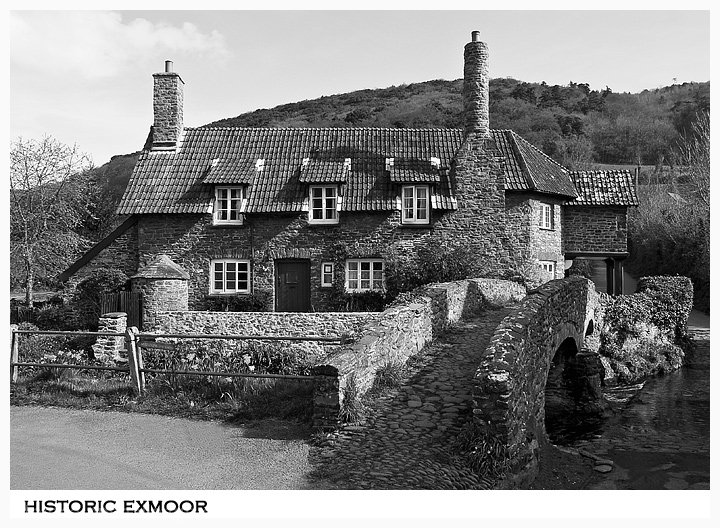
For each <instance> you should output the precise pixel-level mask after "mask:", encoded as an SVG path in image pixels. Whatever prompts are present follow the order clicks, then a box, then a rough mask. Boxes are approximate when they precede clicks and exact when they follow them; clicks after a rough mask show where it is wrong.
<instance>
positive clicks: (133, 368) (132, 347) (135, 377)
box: [125, 326, 145, 396]
mask: <svg viewBox="0 0 720 528" xmlns="http://www.w3.org/2000/svg"><path fill="white" fill-rule="evenodd" d="M125 347H126V350H127V356H128V368H129V370H130V378H131V379H132V382H133V387H134V388H135V389H136V390H137V393H138V396H141V395H142V393H143V390H144V389H145V387H144V385H145V384H144V383H142V382H141V380H140V374H141V373H140V370H139V369H140V367H139V366H138V343H137V328H136V327H134V326H131V327H129V328H126V329H125ZM143 381H144V379H143Z"/></svg>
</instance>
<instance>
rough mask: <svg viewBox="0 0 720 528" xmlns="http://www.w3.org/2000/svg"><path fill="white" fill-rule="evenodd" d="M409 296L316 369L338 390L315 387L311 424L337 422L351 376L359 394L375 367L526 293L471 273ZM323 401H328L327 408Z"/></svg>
mask: <svg viewBox="0 0 720 528" xmlns="http://www.w3.org/2000/svg"><path fill="white" fill-rule="evenodd" d="M414 294H415V295H414V296H413V297H412V298H411V299H410V300H409V301H407V302H404V303H402V304H399V305H397V306H391V307H390V308H388V309H387V310H385V311H384V312H382V314H381V316H380V317H379V318H378V319H376V320H370V321H369V322H368V323H367V324H366V325H364V327H363V328H362V329H361V331H360V335H361V337H360V339H359V340H356V341H354V342H352V343H348V344H347V345H345V346H343V347H341V348H340V350H339V351H337V352H335V353H334V354H331V355H330V356H329V357H327V358H326V359H325V360H324V361H323V363H322V364H321V365H318V367H317V368H316V369H315V372H314V374H323V375H326V376H336V377H337V379H338V383H337V387H336V388H335V389H334V390H338V391H339V393H338V394H320V393H316V400H317V399H318V398H319V399H320V400H321V401H316V406H315V419H314V425H315V426H318V427H325V426H329V427H332V426H334V425H336V424H337V420H338V412H339V410H340V406H341V405H342V400H343V393H344V390H345V389H346V388H347V387H348V384H349V383H350V382H351V381H350V380H352V383H353V384H354V385H355V387H356V390H357V395H358V397H361V396H362V395H363V394H365V393H366V392H367V391H368V390H370V388H371V387H372V386H373V383H374V381H375V376H376V374H377V371H378V369H380V368H383V367H387V366H388V365H403V364H405V363H406V362H407V361H408V359H409V358H410V357H412V356H414V355H416V354H418V353H419V352H420V351H421V350H422V349H423V348H424V347H425V346H426V345H428V344H430V343H431V342H432V341H433V340H434V339H435V338H437V337H438V336H439V335H441V334H442V333H443V332H444V331H446V329H447V328H448V327H450V326H451V325H453V324H456V323H457V322H458V321H460V320H461V319H462V318H467V317H472V316H473V315H474V314H476V313H478V311H479V310H481V309H483V308H487V307H498V306H505V305H507V304H509V303H512V302H516V301H518V300H520V299H522V298H523V297H524V296H525V289H524V288H523V287H522V286H520V285H518V284H516V283H513V282H509V281H503V280H497V279H469V280H464V281H456V282H449V283H442V284H433V285H429V286H426V287H421V288H419V289H418V290H416V291H415V292H414ZM323 402H331V403H330V405H331V407H330V408H327V406H326V405H325V404H324V403H323Z"/></svg>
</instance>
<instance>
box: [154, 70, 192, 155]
mask: <svg viewBox="0 0 720 528" xmlns="http://www.w3.org/2000/svg"><path fill="white" fill-rule="evenodd" d="M172 70H173V63H172V61H169V60H168V61H165V71H164V72H163V73H154V74H153V79H154V80H155V82H154V86H153V116H154V123H153V140H152V144H153V148H162V147H166V148H175V147H176V146H177V142H178V140H179V139H180V134H181V133H182V130H183V86H185V83H184V82H183V80H182V79H181V78H180V76H179V75H178V74H177V73H175V72H173V71H172Z"/></svg>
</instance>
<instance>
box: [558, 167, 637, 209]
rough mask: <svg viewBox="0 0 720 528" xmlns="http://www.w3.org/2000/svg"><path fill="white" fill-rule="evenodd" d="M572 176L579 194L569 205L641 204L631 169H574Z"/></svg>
mask: <svg viewBox="0 0 720 528" xmlns="http://www.w3.org/2000/svg"><path fill="white" fill-rule="evenodd" d="M570 176H571V177H572V179H573V181H574V182H575V188H576V189H577V191H578V194H579V196H578V197H577V198H576V199H575V200H572V201H570V202H568V205H639V204H640V202H639V201H638V197H637V192H636V189H635V183H634V181H633V177H632V174H631V173H630V171H627V170H611V171H576V172H575V171H574V172H571V173H570Z"/></svg>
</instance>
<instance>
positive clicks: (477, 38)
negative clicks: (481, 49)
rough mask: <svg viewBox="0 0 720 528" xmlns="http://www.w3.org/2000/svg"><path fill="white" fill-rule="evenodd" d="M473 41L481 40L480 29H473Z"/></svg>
mask: <svg viewBox="0 0 720 528" xmlns="http://www.w3.org/2000/svg"><path fill="white" fill-rule="evenodd" d="M472 41H473V42H480V32H479V31H473V32H472Z"/></svg>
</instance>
